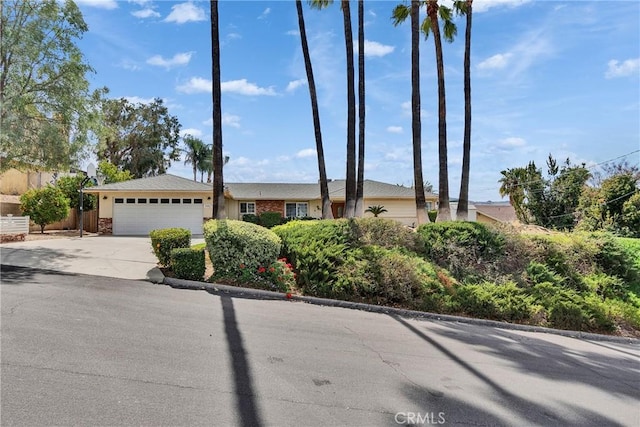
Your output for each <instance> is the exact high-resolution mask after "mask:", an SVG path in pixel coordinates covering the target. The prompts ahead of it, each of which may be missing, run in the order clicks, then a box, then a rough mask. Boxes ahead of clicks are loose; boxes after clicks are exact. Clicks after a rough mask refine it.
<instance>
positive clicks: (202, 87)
mask: <svg viewBox="0 0 640 427" xmlns="http://www.w3.org/2000/svg"><path fill="white" fill-rule="evenodd" d="M211 84H212V83H211V80H208V79H203V78H202V77H191V78H190V79H189V81H188V82H186V83H184V84H181V85H178V86H176V90H177V91H178V92H182V93H200V92H209V93H211V92H212V91H213V88H212V87H211Z"/></svg>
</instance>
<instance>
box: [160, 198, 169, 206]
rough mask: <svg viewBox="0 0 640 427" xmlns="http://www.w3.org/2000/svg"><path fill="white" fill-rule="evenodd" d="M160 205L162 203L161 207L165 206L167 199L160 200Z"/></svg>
mask: <svg viewBox="0 0 640 427" xmlns="http://www.w3.org/2000/svg"><path fill="white" fill-rule="evenodd" d="M160 203H162V204H163V205H166V204H168V203H169V199H160Z"/></svg>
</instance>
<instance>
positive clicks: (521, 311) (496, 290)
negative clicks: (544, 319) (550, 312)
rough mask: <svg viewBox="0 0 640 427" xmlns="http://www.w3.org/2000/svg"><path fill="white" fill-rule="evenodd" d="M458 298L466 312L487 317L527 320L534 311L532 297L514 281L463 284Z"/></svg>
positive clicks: (460, 305) (461, 307)
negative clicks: (497, 283) (498, 283)
mask: <svg viewBox="0 0 640 427" xmlns="http://www.w3.org/2000/svg"><path fill="white" fill-rule="evenodd" d="M456 300H457V302H458V304H459V307H460V309H461V310H462V311H463V312H464V313H465V314H469V315H472V316H476V317H481V318H486V319H495V320H507V321H526V320H528V319H529V318H530V317H531V314H532V311H533V306H532V301H531V298H530V297H529V296H528V295H527V294H526V293H525V292H524V291H523V290H522V289H520V288H519V287H518V286H516V284H515V283H512V282H511V283H506V284H503V285H495V284H493V283H487V282H484V283H480V284H475V285H469V284H468V285H462V286H461V287H460V288H459V289H458V292H457V295H456Z"/></svg>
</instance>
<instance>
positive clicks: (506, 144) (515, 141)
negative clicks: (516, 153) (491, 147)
mask: <svg viewBox="0 0 640 427" xmlns="http://www.w3.org/2000/svg"><path fill="white" fill-rule="evenodd" d="M498 145H499V146H500V147H501V148H504V149H511V148H517V147H524V146H525V145H527V141H525V140H524V139H523V138H518V137H515V136H511V137H508V138H504V139H501V140H500V141H498Z"/></svg>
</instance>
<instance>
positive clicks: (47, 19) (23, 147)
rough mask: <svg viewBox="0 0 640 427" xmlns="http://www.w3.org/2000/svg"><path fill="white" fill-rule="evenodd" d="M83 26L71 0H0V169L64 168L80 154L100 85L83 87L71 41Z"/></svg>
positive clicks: (82, 69) (84, 70)
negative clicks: (27, 167)
mask: <svg viewBox="0 0 640 427" xmlns="http://www.w3.org/2000/svg"><path fill="white" fill-rule="evenodd" d="M87 29H88V28H87V25H86V23H85V21H84V19H83V17H82V13H81V12H80V9H78V7H77V6H76V4H75V3H74V2H72V1H65V2H60V1H57V0H2V1H0V152H2V157H3V161H2V162H1V163H0V170H4V169H7V168H9V167H12V166H19V165H20V164H24V163H28V164H29V165H30V166H33V165H35V166H37V167H41V168H45V169H55V168H59V169H68V168H69V166H71V165H74V164H77V163H78V162H79V161H80V160H81V159H82V158H83V157H85V155H86V154H87V147H88V144H89V138H90V136H91V133H90V132H91V130H92V129H93V128H94V126H96V124H97V111H98V109H97V108H95V106H96V105H97V103H98V101H99V99H100V97H101V94H102V93H103V92H104V89H101V90H98V91H94V92H91V91H90V90H89V82H88V80H87V77H86V76H87V74H89V73H92V72H93V69H92V68H91V67H90V66H89V65H88V64H87V63H86V62H85V60H84V57H83V55H82V52H81V51H80V49H79V48H78V46H77V44H76V43H77V41H78V40H79V39H80V38H81V37H82V35H83V34H84V33H85V32H86V31H87Z"/></svg>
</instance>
